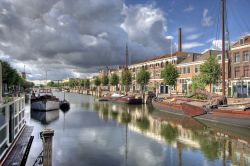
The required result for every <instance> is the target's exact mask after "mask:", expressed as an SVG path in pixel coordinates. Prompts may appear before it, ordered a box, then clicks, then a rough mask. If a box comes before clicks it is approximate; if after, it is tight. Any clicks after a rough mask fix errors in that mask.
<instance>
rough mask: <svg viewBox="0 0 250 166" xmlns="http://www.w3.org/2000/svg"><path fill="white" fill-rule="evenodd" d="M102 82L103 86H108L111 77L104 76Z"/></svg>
mask: <svg viewBox="0 0 250 166" xmlns="http://www.w3.org/2000/svg"><path fill="white" fill-rule="evenodd" d="M101 82H102V85H103V86H107V85H108V84H109V77H108V76H103V77H102V80H101Z"/></svg>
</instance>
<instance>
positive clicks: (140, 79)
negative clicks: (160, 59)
mask: <svg viewBox="0 0 250 166" xmlns="http://www.w3.org/2000/svg"><path fill="white" fill-rule="evenodd" d="M149 79H150V73H149V72H148V71H146V69H145V68H144V67H143V68H141V70H140V71H139V73H138V74H137V77H136V82H137V83H138V84H140V85H141V87H142V90H145V85H146V84H147V83H148V81H149Z"/></svg>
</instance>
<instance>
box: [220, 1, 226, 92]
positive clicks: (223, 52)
mask: <svg viewBox="0 0 250 166" xmlns="http://www.w3.org/2000/svg"><path fill="white" fill-rule="evenodd" d="M221 16H222V19H221V20H222V26H221V28H222V95H223V96H225V94H226V93H225V0H221Z"/></svg>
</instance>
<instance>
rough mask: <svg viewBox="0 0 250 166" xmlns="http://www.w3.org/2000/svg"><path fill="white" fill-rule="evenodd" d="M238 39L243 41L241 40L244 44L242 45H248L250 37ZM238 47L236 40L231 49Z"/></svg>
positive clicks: (238, 43)
mask: <svg viewBox="0 0 250 166" xmlns="http://www.w3.org/2000/svg"><path fill="white" fill-rule="evenodd" d="M240 39H243V40H244V44H243V45H249V44H250V35H247V36H244V37H241V38H240ZM239 46H241V44H240V40H238V41H237V42H235V43H234V44H233V45H232V48H233V47H239Z"/></svg>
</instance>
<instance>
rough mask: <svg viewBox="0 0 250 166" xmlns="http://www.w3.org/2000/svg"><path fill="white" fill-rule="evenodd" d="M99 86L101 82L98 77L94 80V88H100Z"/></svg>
mask: <svg viewBox="0 0 250 166" xmlns="http://www.w3.org/2000/svg"><path fill="white" fill-rule="evenodd" d="M100 85H101V80H100V78H99V77H96V78H95V86H100Z"/></svg>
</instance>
